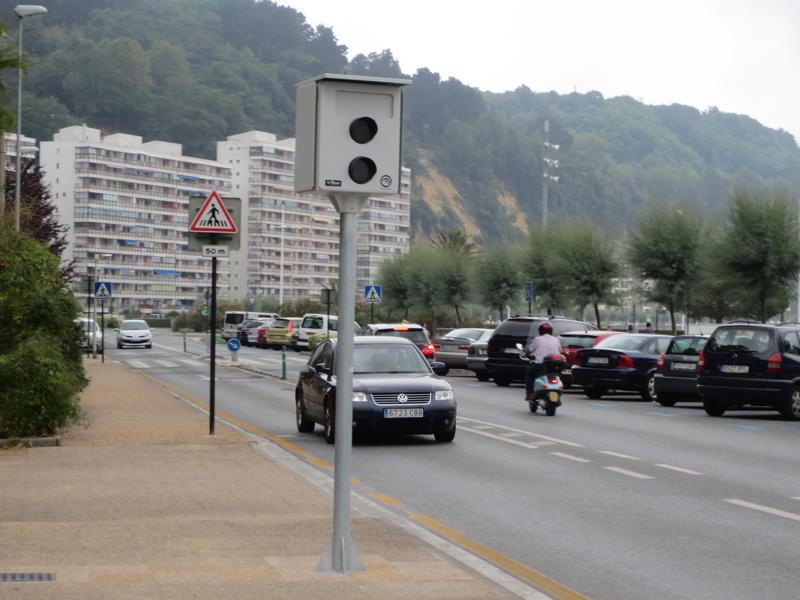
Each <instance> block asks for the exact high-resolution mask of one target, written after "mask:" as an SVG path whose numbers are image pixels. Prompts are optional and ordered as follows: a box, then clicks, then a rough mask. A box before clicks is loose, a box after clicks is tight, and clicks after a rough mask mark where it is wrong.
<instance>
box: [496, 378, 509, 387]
mask: <svg viewBox="0 0 800 600" xmlns="http://www.w3.org/2000/svg"><path fill="white" fill-rule="evenodd" d="M494 383H495V385H499V386H500V387H508V386H510V385H511V380H510V379H509V378H508V377H495V378H494Z"/></svg>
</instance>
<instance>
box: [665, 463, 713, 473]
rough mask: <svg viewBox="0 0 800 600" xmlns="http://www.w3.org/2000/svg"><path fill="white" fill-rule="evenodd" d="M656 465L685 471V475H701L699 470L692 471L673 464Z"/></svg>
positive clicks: (680, 471)
mask: <svg viewBox="0 0 800 600" xmlns="http://www.w3.org/2000/svg"><path fill="white" fill-rule="evenodd" d="M656 466H657V467H661V468H662V469H669V470H670V471H677V472H678V473H686V474H687V475H702V473H701V472H700V471H693V470H692V469H685V468H684V467H676V466H674V465H665V464H663V463H659V464H657V465H656Z"/></svg>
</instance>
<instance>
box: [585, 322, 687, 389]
mask: <svg viewBox="0 0 800 600" xmlns="http://www.w3.org/2000/svg"><path fill="white" fill-rule="evenodd" d="M671 339H672V338H671V337H670V336H668V335H654V334H649V333H621V334H620V335H614V336H611V337H607V338H606V339H604V340H603V341H602V342H600V343H599V344H597V345H596V346H595V347H594V348H584V349H583V350H578V359H577V362H576V364H575V366H573V367H572V382H573V383H574V384H575V385H580V386H583V393H584V394H586V395H587V396H588V397H589V398H592V399H598V398H601V397H602V396H603V395H604V394H607V393H608V390H609V389H614V390H620V391H632V392H639V394H641V396H642V398H643V399H645V400H650V401H655V400H656V391H655V373H656V364H657V363H658V357H659V356H661V354H662V353H663V352H664V351H665V350H666V349H667V347H668V346H669V342H670V340H671Z"/></svg>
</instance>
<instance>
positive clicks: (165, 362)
mask: <svg viewBox="0 0 800 600" xmlns="http://www.w3.org/2000/svg"><path fill="white" fill-rule="evenodd" d="M156 362H157V363H158V364H160V365H161V366H162V367H177V366H178V365H176V364H175V363H174V362H170V361H168V360H158V359H156Z"/></svg>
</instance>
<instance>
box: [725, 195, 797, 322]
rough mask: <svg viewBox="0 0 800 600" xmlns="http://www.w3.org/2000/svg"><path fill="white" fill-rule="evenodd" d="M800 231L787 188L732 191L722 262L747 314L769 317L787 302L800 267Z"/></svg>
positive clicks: (744, 312)
mask: <svg viewBox="0 0 800 600" xmlns="http://www.w3.org/2000/svg"><path fill="white" fill-rule="evenodd" d="M798 233H799V232H798V221H797V207H796V205H795V204H794V203H793V202H791V201H790V200H789V195H788V194H787V193H786V192H784V191H777V190H766V189H762V190H753V191H749V190H746V189H744V188H738V189H736V190H735V191H734V192H733V195H732V197H731V207H730V225H729V226H728V228H727V231H726V233H725V237H724V239H725V244H726V253H725V258H724V262H723V265H724V268H725V271H726V272H727V274H728V275H729V276H730V278H731V280H733V281H734V282H735V288H736V290H737V291H738V296H739V299H740V301H741V310H742V313H743V315H744V316H751V317H757V318H758V319H759V320H761V321H762V322H766V321H767V319H769V317H770V316H772V315H774V314H776V313H779V312H781V311H783V310H784V309H785V308H786V306H788V304H789V295H790V290H791V287H792V285H793V284H794V282H795V281H796V280H797V274H798V272H800V248H798V243H797V240H798Z"/></svg>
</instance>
